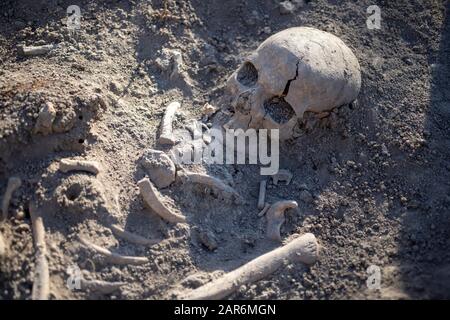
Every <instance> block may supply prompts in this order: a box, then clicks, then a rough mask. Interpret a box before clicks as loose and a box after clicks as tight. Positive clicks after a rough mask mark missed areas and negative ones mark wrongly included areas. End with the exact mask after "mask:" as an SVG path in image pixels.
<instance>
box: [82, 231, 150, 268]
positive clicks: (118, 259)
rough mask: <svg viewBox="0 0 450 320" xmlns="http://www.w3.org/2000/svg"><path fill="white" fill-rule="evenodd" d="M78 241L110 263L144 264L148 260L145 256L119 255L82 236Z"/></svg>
mask: <svg viewBox="0 0 450 320" xmlns="http://www.w3.org/2000/svg"><path fill="white" fill-rule="evenodd" d="M80 241H81V243H82V244H84V245H85V246H86V247H87V248H89V249H91V250H93V251H95V252H97V253H99V254H101V255H103V256H105V257H106V258H107V259H108V260H109V261H110V262H111V263H115V264H134V265H141V264H145V263H147V262H148V259H147V258H145V257H131V256H123V255H120V254H117V253H113V252H111V251H110V250H108V249H106V248H103V247H101V246H98V245H96V244H94V243H92V242H90V241H88V240H86V239H84V238H82V237H80Z"/></svg>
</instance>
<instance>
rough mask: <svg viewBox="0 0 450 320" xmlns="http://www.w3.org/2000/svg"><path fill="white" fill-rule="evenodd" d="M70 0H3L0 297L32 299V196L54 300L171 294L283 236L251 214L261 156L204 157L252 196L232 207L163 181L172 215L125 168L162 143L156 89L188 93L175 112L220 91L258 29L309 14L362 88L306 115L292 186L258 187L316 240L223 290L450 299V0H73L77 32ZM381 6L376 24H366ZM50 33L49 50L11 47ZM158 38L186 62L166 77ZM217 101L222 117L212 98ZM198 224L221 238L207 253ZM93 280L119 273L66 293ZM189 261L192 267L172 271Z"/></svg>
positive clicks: (297, 21)
mask: <svg viewBox="0 0 450 320" xmlns="http://www.w3.org/2000/svg"><path fill="white" fill-rule="evenodd" d="M70 4H73V3H72V2H71V1H58V0H53V1H35V0H33V1H12V0H11V1H7V0H5V1H2V2H1V4H0V12H1V15H2V16H1V19H0V63H1V68H0V119H1V121H0V194H2V195H3V194H4V192H5V190H6V184H7V180H8V178H9V177H11V176H17V177H20V178H21V179H22V186H21V187H20V188H19V189H18V191H17V192H15V193H14V195H13V198H12V202H11V206H10V209H9V217H10V218H9V219H8V221H7V222H5V223H2V224H1V225H0V232H1V234H2V235H3V238H4V239H5V243H6V248H7V252H6V256H4V257H2V258H1V261H0V297H1V298H3V299H29V298H30V294H31V288H32V285H33V279H34V275H33V273H34V260H35V259H34V248H33V241H32V239H33V237H32V232H31V224H30V219H29V217H30V216H29V209H28V204H29V201H30V200H32V199H34V200H35V201H37V203H38V206H39V208H40V211H42V213H43V215H44V223H45V227H46V232H47V241H46V242H47V246H48V251H49V252H48V259H49V264H50V278H51V297H52V298H55V299H67V298H69V299H92V298H105V299H160V298H163V299H170V298H175V297H176V293H180V292H183V290H188V289H190V288H194V287H197V286H199V285H200V284H201V283H204V282H206V281H208V280H209V279H211V278H214V277H216V276H217V275H218V274H220V273H221V271H222V270H224V271H228V270H232V269H234V268H236V267H238V266H240V265H242V264H243V263H245V262H246V261H249V260H250V259H252V258H254V257H256V256H258V255H260V254H262V253H264V252H266V251H268V250H270V249H272V248H275V247H276V246H277V245H278V244H276V243H272V242H269V241H267V240H265V239H264V238H265V237H264V231H265V220H264V218H258V217H257V212H258V210H257V209H256V201H257V196H258V188H259V180H260V177H259V170H258V168H257V167H256V166H245V165H236V166H231V165H229V166H210V167H205V171H208V172H210V173H213V174H214V175H216V176H218V177H221V178H224V179H227V180H228V181H232V182H234V185H235V188H236V189H237V190H238V192H239V193H240V194H242V195H244V196H245V198H246V200H247V202H248V204H244V205H235V204H232V203H226V202H223V201H221V200H220V199H216V198H214V197H213V196H212V195H211V194H209V193H207V194H205V193H203V192H202V190H197V189H192V188H187V187H186V186H185V185H182V184H179V183H175V185H173V186H171V187H170V188H167V189H166V190H165V191H163V193H165V194H166V195H170V196H171V197H172V198H173V199H174V201H175V202H176V203H177V205H178V206H179V208H180V209H181V211H182V212H183V213H184V214H185V215H186V216H187V217H188V223H187V224H178V225H175V226H174V225H173V224H168V223H166V222H164V221H162V220H161V219H159V218H158V217H157V216H156V215H155V214H153V213H152V212H151V211H150V210H149V209H147V208H146V207H145V206H144V204H143V202H142V199H141V197H140V196H139V192H138V188H137V181H138V180H139V179H141V178H142V177H144V175H145V172H144V170H143V168H142V166H141V165H140V162H139V159H140V157H141V156H142V154H143V153H144V151H145V150H146V149H148V148H157V147H158V146H157V144H156V137H157V134H158V133H157V130H158V126H159V123H160V121H161V118H162V115H163V112H164V109H165V107H166V106H167V103H168V102H171V101H172V100H179V101H181V102H182V108H181V109H182V110H181V113H179V114H178V115H177V119H176V124H177V126H182V125H183V124H185V123H186V122H187V121H188V120H189V119H200V118H201V107H202V106H203V105H204V103H205V102H210V103H211V104H213V105H218V106H220V107H222V108H223V109H224V110H226V109H227V108H228V106H227V105H220V101H222V100H223V99H221V98H223V96H224V95H225V92H224V84H225V81H226V79H227V77H228V76H229V75H230V74H231V73H232V72H233V71H234V70H235V69H236V68H237V67H238V66H239V64H240V63H241V62H242V59H243V58H244V57H245V56H246V55H247V54H249V53H250V52H251V51H252V50H254V49H255V48H256V47H257V46H258V44H259V43H260V42H261V41H263V40H264V39H266V38H267V37H268V36H269V35H271V34H273V33H275V32H277V31H280V30H283V29H285V28H288V27H292V26H312V27H316V28H318V29H322V30H324V31H328V32H331V33H333V34H335V35H337V36H339V37H341V38H342V39H343V40H344V41H345V42H346V44H347V45H348V46H349V47H350V48H352V50H353V51H354V52H355V54H356V56H357V57H358V59H359V62H360V65H361V69H362V79H363V85H362V89H361V92H360V94H359V97H358V100H357V101H356V102H355V103H353V104H352V105H350V106H343V107H341V108H340V109H339V111H338V112H337V119H334V120H332V121H331V120H330V119H325V120H322V121H316V122H313V121H310V122H308V123H307V126H305V128H304V130H303V131H302V134H300V136H299V137H298V138H297V139H295V140H294V141H289V142H288V143H285V144H284V145H283V146H282V152H281V154H282V158H281V167H282V168H284V169H289V170H291V171H292V173H293V181H292V183H291V184H290V185H289V186H279V187H275V186H269V189H268V199H269V200H270V201H271V202H274V201H276V200H279V199H289V200H296V201H298V202H299V210H297V211H290V212H288V214H287V220H286V223H285V224H284V226H283V228H282V236H283V239H284V240H285V241H288V240H289V239H290V238H292V237H293V236H295V235H297V234H302V233H305V232H312V233H314V234H315V236H316V237H317V238H318V239H319V241H320V244H321V245H322V247H323V249H322V254H321V258H320V261H319V262H318V263H316V264H315V265H313V266H312V267H311V268H305V267H302V266H299V265H293V264H288V265H287V266H286V267H285V268H283V269H280V270H278V271H277V272H276V273H275V274H273V275H272V276H271V277H269V278H266V279H264V280H262V281H259V282H257V283H255V284H253V285H250V286H248V287H242V288H241V289H240V290H239V291H238V292H237V293H235V294H234V295H232V296H231V298H233V299H360V298H362V299H368V298H370V299H372V298H388V299H397V298H406V299H409V298H450V256H449V245H450V237H449V232H450V219H449V209H450V141H449V136H450V85H449V79H450V72H449V71H450V70H449V67H450V50H449V49H450V48H449V46H450V18H449V13H450V6H449V2H448V1H445V2H442V1H419V0H415V1H377V2H376V3H373V1H358V2H357V3H356V2H347V1H339V0H328V1H325V0H311V1H307V4H306V5H305V6H304V7H302V8H299V9H298V10H296V11H295V12H294V13H291V14H286V15H281V14H280V7H279V1H277V0H270V1H269V0H260V1H257V0H246V1H241V0H239V1H237V0H230V1H219V0H211V1H203V0H188V1H167V5H166V8H167V12H166V11H164V10H163V9H164V7H165V6H164V1H157V0H155V1H99V2H98V3H95V2H93V1H79V2H77V5H79V6H80V8H81V11H82V25H81V30H79V31H77V32H76V34H70V33H69V32H68V30H67V28H66V26H65V17H66V8H67V7H68V6H69V5H70ZM371 4H378V5H379V6H380V8H381V10H382V11H381V13H382V28H381V30H369V29H367V27H366V19H367V16H368V14H367V13H366V8H367V7H368V6H369V5H371ZM49 43H54V44H59V46H58V48H57V49H55V50H53V51H52V52H51V53H49V54H47V55H45V56H39V57H23V56H22V55H21V54H20V50H19V47H20V46H21V45H23V44H25V45H40V44H49ZM163 49H178V50H180V51H181V52H182V56H183V60H184V70H182V73H183V77H181V78H179V79H176V80H171V79H170V78H169V76H168V72H167V70H166V69H167V68H166V67H167V66H166V60H165V52H164V51H163ZM45 102H52V103H53V104H54V106H55V109H56V111H57V114H56V119H55V122H54V125H53V130H52V131H53V132H52V133H51V134H48V135H43V134H42V133H36V132H33V128H34V127H35V124H36V118H37V116H38V112H39V110H40V108H41V105H42V104H43V103H45ZM218 116H221V117H226V116H225V114H224V113H221V112H219V113H218ZM71 156H79V157H80V158H83V159H90V160H96V161H98V162H100V163H101V164H102V166H103V168H104V171H103V172H102V173H101V174H100V175H98V176H97V177H95V176H93V175H89V174H84V173H78V174H64V173H61V172H59V171H58V170H57V169H58V161H59V159H60V158H63V157H71ZM111 223H118V224H120V225H121V226H122V227H124V228H125V229H126V230H129V231H132V232H134V233H136V234H139V235H142V236H145V237H147V238H150V239H152V238H159V239H162V241H161V242H160V243H158V244H156V245H154V246H151V247H143V246H138V245H135V244H130V243H128V242H126V241H123V240H119V239H118V238H116V237H115V236H114V235H113V234H112V233H111V231H110V229H109V228H108V226H109V225H110V224H111ZM199 234H203V235H204V234H208V235H209V236H210V237H212V238H213V239H214V240H215V241H216V242H217V249H215V250H213V251H210V250H208V249H207V248H206V247H205V246H204V245H203V244H201V243H200V242H201V240H200V238H201V237H199ZM80 235H82V236H84V237H85V238H88V239H90V240H91V241H92V242H95V243H96V244H98V245H102V246H104V247H107V248H110V249H111V250H112V251H114V252H118V253H121V254H127V255H133V256H144V257H148V258H150V259H149V261H150V262H149V263H147V264H144V265H141V266H117V265H112V264H109V263H107V262H105V261H103V260H102V259H100V258H99V257H98V255H95V254H93V253H92V252H91V251H89V250H87V249H86V248H85V247H84V246H82V245H81V244H80V241H79V236H80ZM370 265H377V266H379V267H380V268H381V272H382V280H381V289H380V290H375V291H371V290H368V289H367V287H366V279H367V273H366V269H367V268H368V267H369V266H370ZM71 266H78V267H80V268H81V270H82V272H83V275H84V277H85V278H87V279H101V280H105V281H123V282H126V283H127V284H126V285H125V286H123V287H122V288H120V289H119V290H117V291H116V292H114V293H112V294H107V295H102V294H98V293H96V292H90V291H82V290H76V291H71V290H69V289H68V288H67V286H66V280H67V278H68V274H67V272H68V271H67V270H68V268H69V267H71ZM188 276H190V278H188V280H184V279H185V278H186V277H188Z"/></svg>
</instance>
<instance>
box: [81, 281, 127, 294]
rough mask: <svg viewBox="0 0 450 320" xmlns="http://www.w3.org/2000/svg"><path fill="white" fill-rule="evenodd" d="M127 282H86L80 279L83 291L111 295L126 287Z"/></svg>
mask: <svg viewBox="0 0 450 320" xmlns="http://www.w3.org/2000/svg"><path fill="white" fill-rule="evenodd" d="M126 284H127V283H126V282H108V281H102V280H86V279H84V278H81V279H80V285H81V289H82V290H88V291H94V292H99V293H101V294H110V293H113V292H114V291H116V290H118V289H120V288H121V287H122V286H124V285H126Z"/></svg>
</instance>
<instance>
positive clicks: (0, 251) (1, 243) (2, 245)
mask: <svg viewBox="0 0 450 320" xmlns="http://www.w3.org/2000/svg"><path fill="white" fill-rule="evenodd" d="M5 256H6V242H5V239H3V235H2V234H1V233H0V260H1V259H3V257H5Z"/></svg>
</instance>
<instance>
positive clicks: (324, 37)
mask: <svg viewBox="0 0 450 320" xmlns="http://www.w3.org/2000/svg"><path fill="white" fill-rule="evenodd" d="M227 87H228V89H229V91H230V93H231V95H232V98H233V107H234V109H235V115H234V116H233V118H232V119H231V121H230V122H229V123H228V124H227V127H228V128H230V129H238V128H241V129H247V128H257V129H260V128H265V129H279V130H280V139H282V140H285V139H288V138H290V137H292V133H293V129H294V127H295V126H296V124H297V122H298V120H299V119H301V118H302V117H303V113H304V112H305V111H311V112H323V111H327V110H331V109H333V108H335V107H339V106H341V105H344V104H347V103H350V102H352V101H353V100H355V99H356V97H357V95H358V92H359V90H360V88H361V73H360V66H359V63H358V59H357V58H356V56H355V55H354V54H353V52H352V51H351V49H350V48H348V47H347V46H346V45H345V43H344V42H343V41H342V40H341V39H339V38H338V37H336V36H334V35H332V34H330V33H327V32H324V31H320V30H317V29H314V28H308V27H296V28H290V29H286V30H283V31H281V32H279V33H277V34H275V35H273V36H271V37H269V38H268V39H267V40H265V41H264V42H263V43H262V44H261V45H260V46H259V47H258V49H257V50H256V51H255V52H254V53H253V54H252V55H251V56H250V57H249V58H248V59H247V60H246V61H245V62H244V64H243V65H242V66H241V67H240V68H239V69H238V70H236V71H235V72H234V73H233V74H232V75H231V77H230V78H229V80H228V83H227Z"/></svg>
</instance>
